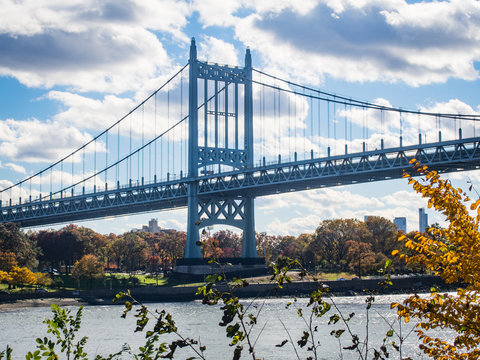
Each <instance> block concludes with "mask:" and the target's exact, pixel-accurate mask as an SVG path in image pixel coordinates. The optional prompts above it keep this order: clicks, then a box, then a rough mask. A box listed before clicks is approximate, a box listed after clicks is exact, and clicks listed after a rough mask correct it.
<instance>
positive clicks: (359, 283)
mask: <svg viewBox="0 0 480 360" xmlns="http://www.w3.org/2000/svg"><path fill="white" fill-rule="evenodd" d="M392 283H393V285H391V286H389V287H388V288H383V287H381V286H379V284H378V280H377V279H355V280H345V281H322V282H312V281H298V282H292V283H287V284H285V285H284V286H283V288H282V289H278V291H276V290H275V285H273V284H250V285H248V286H246V287H244V288H238V289H236V294H235V295H237V296H238V297H239V298H255V297H264V298H269V297H289V296H290V297H295V296H308V295H310V294H311V293H312V292H313V291H314V290H317V289H318V288H322V289H325V290H327V289H328V291H329V292H330V293H331V294H332V295H333V296H357V295H362V294H364V295H367V294H371V293H372V292H375V293H377V294H378V295H386V294H411V293H419V292H430V289H431V288H432V287H433V286H437V287H439V288H440V289H441V290H442V291H451V290H455V289H456V288H457V286H455V285H452V286H446V285H445V283H444V282H443V281H442V280H441V279H440V278H438V277H435V276H429V275H425V276H415V277H408V278H399V279H392ZM216 287H217V289H218V290H220V291H227V289H228V288H227V287H226V286H225V285H222V284H218V285H216ZM197 289H198V286H183V287H164V286H158V287H141V288H131V289H128V290H129V291H130V292H131V295H132V296H133V297H134V298H135V299H136V300H137V301H140V302H144V303H153V302H188V301H194V300H199V299H201V296H199V295H195V293H196V292H197ZM366 289H368V290H366ZM126 290H127V289H123V290H122V289H115V290H107V289H97V290H78V291H58V292H52V293H19V294H0V312H2V311H11V310H15V309H21V308H32V307H46V306H50V305H51V304H53V303H55V304H58V305H60V306H80V305H116V304H118V305H123V304H124V301H118V302H116V303H113V302H112V300H113V299H114V298H115V295H116V294H117V293H118V292H121V291H126Z"/></svg>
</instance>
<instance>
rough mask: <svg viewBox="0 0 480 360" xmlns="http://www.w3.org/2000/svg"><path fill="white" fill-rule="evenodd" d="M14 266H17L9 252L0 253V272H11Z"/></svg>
mask: <svg viewBox="0 0 480 360" xmlns="http://www.w3.org/2000/svg"><path fill="white" fill-rule="evenodd" d="M15 266H18V262H17V258H16V257H15V254H14V253H13V252H10V251H5V252H4V251H0V270H3V271H6V272H9V271H12V270H13V268H14V267H15Z"/></svg>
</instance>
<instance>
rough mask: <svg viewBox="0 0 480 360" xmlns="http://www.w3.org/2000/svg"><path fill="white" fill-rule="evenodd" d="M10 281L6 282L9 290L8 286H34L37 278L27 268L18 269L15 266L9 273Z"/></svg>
mask: <svg viewBox="0 0 480 360" xmlns="http://www.w3.org/2000/svg"><path fill="white" fill-rule="evenodd" d="M8 275H9V277H10V279H9V280H8V283H9V288H10V285H11V286H12V287H16V286H17V285H21V286H23V285H26V284H31V285H34V284H36V283H37V278H36V277H35V274H34V273H33V272H32V271H30V270H29V269H28V268H27V267H18V266H15V267H14V268H13V269H12V270H11V271H10V272H9V273H8Z"/></svg>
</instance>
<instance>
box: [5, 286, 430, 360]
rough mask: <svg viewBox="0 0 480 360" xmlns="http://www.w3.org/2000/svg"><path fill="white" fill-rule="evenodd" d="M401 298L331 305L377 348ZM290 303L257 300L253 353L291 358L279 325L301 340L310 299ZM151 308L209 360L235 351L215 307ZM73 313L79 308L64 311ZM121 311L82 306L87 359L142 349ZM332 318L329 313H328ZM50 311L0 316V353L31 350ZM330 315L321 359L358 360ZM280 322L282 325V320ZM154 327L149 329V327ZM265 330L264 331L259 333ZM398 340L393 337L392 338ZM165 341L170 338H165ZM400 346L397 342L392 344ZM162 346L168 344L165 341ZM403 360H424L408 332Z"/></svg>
mask: <svg viewBox="0 0 480 360" xmlns="http://www.w3.org/2000/svg"><path fill="white" fill-rule="evenodd" d="M404 297H405V295H381V296H376V298H375V302H374V304H373V306H372V307H371V309H370V311H369V315H368V319H369V321H368V322H367V314H366V310H365V299H366V298H365V297H364V296H354V297H335V298H334V301H335V303H336V304H337V305H338V306H339V308H340V310H341V312H342V313H343V314H344V315H347V314H349V313H351V312H354V313H355V316H354V317H353V319H352V320H351V322H350V326H351V328H352V331H353V332H354V333H357V334H359V336H360V339H365V334H366V330H365V329H366V325H367V323H368V327H369V347H372V346H374V347H377V348H378V347H379V346H380V344H381V342H382V339H383V338H384V335H385V333H386V332H387V331H388V330H389V325H388V323H390V324H394V329H395V331H396V332H397V333H399V332H400V327H399V322H398V321H397V320H396V316H395V313H394V311H392V310H391V309H390V303H391V302H399V301H401V300H402V299H403V298H404ZM289 301H291V299H283V298H282V299H265V300H256V301H255V302H254V303H253V304H252V306H251V309H259V308H261V312H260V315H259V316H258V324H257V325H256V326H255V328H254V330H253V331H252V336H253V338H254V339H256V338H257V337H258V335H259V333H260V332H261V334H260V336H259V337H258V340H257V343H256V346H255V348H256V354H257V357H258V358H261V359H272V360H273V359H294V358H296V356H295V352H294V350H293V348H292V345H291V343H290V342H289V343H287V344H285V345H284V346H283V347H276V346H275V345H276V344H279V343H281V342H282V341H283V340H284V339H285V340H286V339H288V337H289V335H288V334H287V332H286V330H285V329H284V327H283V325H282V322H283V323H284V324H285V326H286V327H287V329H288V332H289V333H290V336H291V337H292V338H293V339H294V341H295V342H296V341H297V340H298V339H300V337H301V335H302V332H303V331H304V330H305V329H306V325H305V322H303V321H302V319H300V318H299V317H298V315H297V310H296V308H298V307H302V308H304V314H308V310H307V309H306V308H305V307H306V304H307V303H308V299H306V298H300V299H298V301H297V302H296V303H295V304H294V305H293V306H291V307H290V308H289V309H287V308H286V305H287V302H289ZM243 303H244V304H251V303H252V301H251V300H243ZM147 305H148V307H149V309H152V310H153V309H158V310H163V309H164V310H166V311H167V312H169V313H171V314H172V315H173V318H174V320H175V322H176V324H177V326H178V329H179V332H180V333H181V334H182V335H184V336H185V337H191V338H195V339H197V340H200V342H201V344H202V345H205V346H206V351H205V357H206V358H207V359H231V358H232V356H233V350H234V347H231V346H228V342H229V340H230V339H228V338H227V337H226V336H225V328H223V327H220V326H218V323H219V321H220V320H221V315H222V310H220V308H219V306H213V307H211V306H207V305H203V304H202V303H201V302H199V301H194V302H184V303H151V304H147ZM68 308H69V309H71V310H72V312H74V311H76V310H77V307H68ZM122 311H123V307H122V306H118V305H102V306H85V307H84V312H83V317H82V327H81V330H80V332H79V335H80V336H88V342H87V345H86V351H87V353H88V354H89V355H88V358H89V359H93V358H94V357H95V355H96V354H101V355H103V356H106V355H108V354H110V353H114V352H117V351H119V350H121V349H122V346H123V344H124V343H128V344H129V345H130V346H131V347H132V348H133V349H137V348H138V346H141V345H142V344H144V342H145V339H144V336H145V335H144V334H142V333H134V331H133V330H134V329H135V318H134V317H133V316H132V315H133V313H131V314H129V316H127V318H126V319H122V318H121V317H120V315H121V313H122ZM329 314H330V315H333V310H331V312H330V313H329ZM51 315H52V313H51V310H50V308H22V309H15V310H4V311H0V350H3V349H5V347H6V345H7V344H8V345H10V346H11V347H12V348H13V359H24V358H25V354H26V353H27V352H28V351H33V350H35V347H36V343H35V338H36V337H40V336H41V337H43V336H46V335H47V334H46V325H45V324H43V323H42V321H43V320H44V319H45V318H48V317H51ZM330 315H327V316H324V317H323V318H322V319H316V320H315V325H318V333H317V334H316V336H317V339H318V340H319V341H320V350H319V354H320V357H319V358H321V359H357V358H358V355H357V354H356V353H354V352H352V351H348V350H343V349H341V348H342V347H343V346H348V345H350V342H349V341H348V336H347V334H346V333H344V334H343V335H342V337H341V339H340V340H341V341H338V340H337V339H335V338H334V337H332V336H331V335H330V332H331V331H332V330H334V329H340V328H345V326H343V324H337V325H327V322H328V318H329V316H330ZM280 320H281V321H282V322H281V321H280ZM152 326H153V324H152ZM413 326H414V325H413V324H412V323H409V324H403V325H402V327H401V332H402V336H406V335H407V334H408V333H409V332H410V331H411V330H412V327H413ZM262 328H263V331H261V330H262ZM393 338H394V339H395V338H396V335H394V336H393ZM166 339H168V338H166ZM395 340H396V342H397V343H399V341H398V338H396V339H395ZM165 341H166V340H165ZM297 350H298V351H299V356H300V358H301V359H305V358H307V357H308V353H307V351H306V350H305V348H304V349H297ZM390 350H391V352H392V355H393V356H391V358H393V359H395V358H398V354H397V353H395V351H394V350H393V349H392V348H390ZM402 351H403V356H407V355H408V356H411V357H412V358H413V359H422V358H426V357H424V356H422V353H421V351H420V350H419V349H418V345H417V338H416V335H415V333H413V332H412V333H410V335H409V336H408V337H407V338H406V340H405V342H404V345H403V347H402ZM244 352H245V354H244V356H242V359H249V358H250V359H251V356H248V351H247V349H245V350H244ZM191 355H192V353H191V352H189V350H188V349H179V350H178V355H177V356H175V359H186V358H188V357H189V356H191ZM122 358H124V359H129V358H133V357H131V356H127V355H124V356H123V357H122Z"/></svg>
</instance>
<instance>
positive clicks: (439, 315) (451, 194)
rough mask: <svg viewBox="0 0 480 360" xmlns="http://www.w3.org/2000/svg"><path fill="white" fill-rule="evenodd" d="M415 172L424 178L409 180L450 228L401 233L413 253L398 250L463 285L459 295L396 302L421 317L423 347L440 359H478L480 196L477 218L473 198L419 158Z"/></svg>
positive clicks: (405, 313) (404, 313)
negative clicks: (449, 332)
mask: <svg viewBox="0 0 480 360" xmlns="http://www.w3.org/2000/svg"><path fill="white" fill-rule="evenodd" d="M414 170H415V171H416V172H417V175H421V176H422V177H421V178H420V179H419V180H416V179H414V178H413V177H412V176H410V175H409V174H405V177H408V179H409V183H410V184H412V185H413V188H414V189H415V190H416V191H417V192H418V193H420V194H421V195H422V196H423V197H425V198H427V199H428V207H429V208H432V207H433V208H434V209H435V210H437V211H439V212H441V213H442V214H443V215H444V216H445V218H446V221H447V222H448V226H447V227H446V228H444V229H442V228H431V229H430V232H431V235H432V236H426V235H425V234H422V233H416V234H415V235H414V236H413V237H410V236H406V235H402V236H400V238H399V240H400V241H401V242H403V244H404V246H405V248H406V249H408V250H409V251H410V252H411V253H410V254H409V253H406V252H404V253H399V252H398V250H395V251H394V252H393V254H394V255H395V254H399V256H400V257H401V258H402V259H404V260H405V262H406V263H407V264H411V263H414V264H421V265H423V266H425V267H426V268H427V269H429V270H430V271H432V272H433V273H434V274H436V275H438V276H440V277H441V278H442V279H443V280H444V281H445V282H446V283H448V284H454V283H461V284H463V287H462V288H459V289H458V290H457V292H456V293H455V294H441V293H439V292H435V291H434V292H432V293H431V294H430V295H429V296H422V297H421V296H419V295H413V296H410V297H408V298H407V299H406V300H405V301H404V302H403V303H402V304H392V307H396V308H397V311H398V315H399V316H400V317H402V318H403V319H404V320H405V321H406V322H408V320H409V319H410V318H417V319H418V321H419V322H418V325H417V330H416V332H417V335H418V337H419V338H420V340H421V344H420V348H421V349H422V350H423V351H424V353H425V354H427V355H429V356H431V357H433V358H435V359H478V358H479V357H480V348H479V347H478V344H480V318H479V314H480V293H479V291H480V233H479V231H478V227H479V225H480V207H479V205H480V199H478V200H476V201H475V202H473V203H472V204H471V205H470V210H472V211H475V212H476V216H472V215H470V213H469V210H468V209H467V205H466V204H468V203H469V202H470V201H471V200H470V198H469V195H468V194H467V193H465V192H464V191H462V190H461V189H456V188H454V187H453V186H452V185H451V184H450V182H449V181H447V180H443V179H441V178H440V176H439V175H438V174H437V172H435V171H431V170H429V169H428V168H427V167H426V166H422V165H420V164H419V163H418V162H417V161H414ZM437 328H442V329H450V330H453V331H454V332H455V333H454V336H453V337H451V336H450V335H449V336H447V335H443V334H445V333H443V332H442V333H440V334H439V333H436V334H435V335H432V336H430V335H429V333H428V330H430V329H437Z"/></svg>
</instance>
